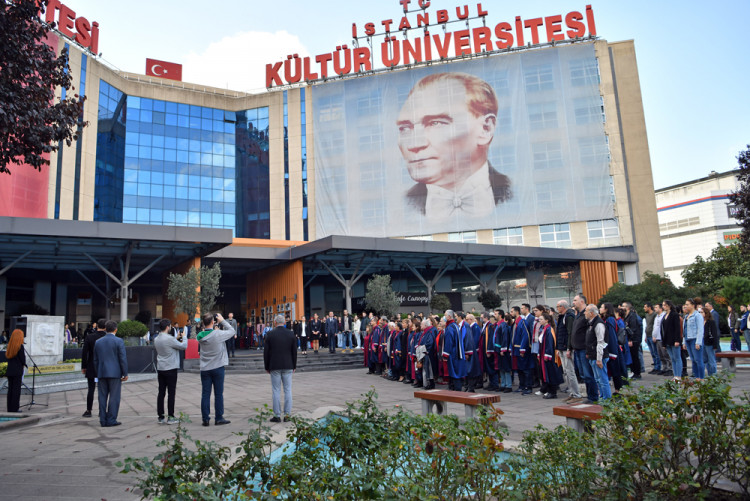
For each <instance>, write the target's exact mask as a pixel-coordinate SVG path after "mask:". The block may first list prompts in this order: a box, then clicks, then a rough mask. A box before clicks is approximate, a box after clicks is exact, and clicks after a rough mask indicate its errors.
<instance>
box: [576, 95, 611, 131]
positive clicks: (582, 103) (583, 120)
mask: <svg viewBox="0 0 750 501" xmlns="http://www.w3.org/2000/svg"><path fill="white" fill-rule="evenodd" d="M573 113H574V115H575V120H576V125H585V124H593V123H604V122H605V121H606V120H605V115H604V99H603V98H602V97H601V96H599V98H595V97H590V98H589V97H586V98H582V99H575V100H574V101H573Z"/></svg>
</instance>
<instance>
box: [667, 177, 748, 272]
mask: <svg viewBox="0 0 750 501" xmlns="http://www.w3.org/2000/svg"><path fill="white" fill-rule="evenodd" d="M739 187H740V184H739V180H738V178H737V171H736V170H734V171H729V172H722V173H717V172H715V171H712V172H711V173H710V174H709V175H708V176H706V177H703V178H700V179H695V180H693V181H687V182H684V183H680V184H676V185H674V186H667V187H666V188H661V189H659V190H656V204H657V207H658V208H657V211H658V214H659V236H660V238H661V247H662V252H663V253H664V272H665V273H666V274H667V276H668V277H669V278H670V279H671V280H672V282H673V283H674V284H675V285H677V286H678V287H679V286H682V284H683V279H682V275H681V273H682V270H684V269H685V267H686V266H687V265H689V264H691V263H692V262H694V261H695V258H696V257H698V256H701V257H703V258H708V257H709V256H710V255H711V251H713V250H714V249H715V248H716V246H717V245H730V244H732V243H734V241H735V240H737V239H738V238H739V237H740V233H741V228H740V226H739V224H738V222H737V220H736V219H735V213H734V211H733V207H732V204H731V203H730V202H729V194H730V193H732V192H734V191H737V189H738V188H739Z"/></svg>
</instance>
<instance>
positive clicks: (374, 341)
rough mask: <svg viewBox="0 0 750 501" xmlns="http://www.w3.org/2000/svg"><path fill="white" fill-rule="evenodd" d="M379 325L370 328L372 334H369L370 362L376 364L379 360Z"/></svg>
mask: <svg viewBox="0 0 750 501" xmlns="http://www.w3.org/2000/svg"><path fill="white" fill-rule="evenodd" d="M380 331H381V329H380V326H378V327H375V328H373V329H372V336H370V350H371V351H370V363H371V364H377V363H378V362H379V360H378V358H379V354H380Z"/></svg>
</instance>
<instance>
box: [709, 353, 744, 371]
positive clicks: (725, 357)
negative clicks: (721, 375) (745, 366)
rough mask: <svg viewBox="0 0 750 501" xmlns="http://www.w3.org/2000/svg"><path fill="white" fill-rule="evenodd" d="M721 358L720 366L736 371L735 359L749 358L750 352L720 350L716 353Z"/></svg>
mask: <svg viewBox="0 0 750 501" xmlns="http://www.w3.org/2000/svg"><path fill="white" fill-rule="evenodd" d="M716 358H720V359H721V368H722V369H725V370H728V371H729V372H737V359H738V358H750V352H744V351H722V352H719V353H717V354H716Z"/></svg>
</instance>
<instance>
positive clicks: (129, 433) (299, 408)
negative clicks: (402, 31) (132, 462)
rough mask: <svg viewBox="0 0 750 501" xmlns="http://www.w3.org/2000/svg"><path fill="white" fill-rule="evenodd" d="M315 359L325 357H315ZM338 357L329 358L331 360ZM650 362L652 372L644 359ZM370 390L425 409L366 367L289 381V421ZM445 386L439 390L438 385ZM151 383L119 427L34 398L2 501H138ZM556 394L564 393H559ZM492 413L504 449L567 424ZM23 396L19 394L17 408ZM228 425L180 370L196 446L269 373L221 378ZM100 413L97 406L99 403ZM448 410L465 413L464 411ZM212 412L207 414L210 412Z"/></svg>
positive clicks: (2, 475) (67, 404) (15, 432)
mask: <svg viewBox="0 0 750 501" xmlns="http://www.w3.org/2000/svg"><path fill="white" fill-rule="evenodd" d="M320 356H329V355H328V354H321V355H320ZM334 356H335V355H334ZM647 365H649V366H650V363H649V361H647ZM663 380H664V378H663V377H661V376H650V375H644V377H643V380H641V381H639V382H638V383H637V384H638V385H652V384H655V383H657V382H661V381H663ZM370 388H375V390H376V391H377V393H378V402H379V405H380V406H382V407H386V408H393V407H394V406H397V405H399V406H402V407H404V408H406V409H409V410H411V411H413V412H420V410H421V403H420V402H419V401H417V400H416V399H414V398H413V391H414V390H413V388H412V387H411V386H409V385H405V384H401V383H395V382H391V381H387V380H385V379H383V378H380V377H377V376H373V375H367V374H366V369H364V368H362V369H350V370H339V371H327V372H307V373H297V374H295V375H294V380H293V391H294V414H298V415H302V416H306V417H322V416H323V415H325V414H326V413H327V412H328V411H330V410H332V409H339V408H342V407H343V404H344V403H345V402H347V401H354V400H357V399H358V398H359V397H360V395H362V394H363V393H365V392H367V391H368V390H369V389H370ZM443 388H445V387H443ZM748 389H750V371H748V370H746V369H740V370H738V371H737V374H736V377H735V380H734V383H733V393H739V392H741V391H743V390H748ZM156 392H157V382H156V380H149V381H139V382H132V383H131V382H128V383H126V384H125V385H124V386H123V390H122V402H121V407H120V415H119V420H120V421H122V423H123V424H122V426H118V427H114V428H101V427H100V426H99V422H98V419H97V418H96V414H97V413H96V411H94V417H93V418H88V419H86V418H82V417H81V413H83V411H84V410H85V404H84V403H85V397H86V392H85V390H71V391H65V392H60V393H52V394H47V395H37V397H36V402H37V403H38V404H47V405H48V407H43V406H34V407H32V409H31V410H30V413H31V414H42V415H43V419H42V421H41V422H40V423H39V424H36V425H32V426H27V427H24V428H16V429H11V430H7V431H3V432H2V433H0V443H2V446H1V447H0V451H2V452H0V486H1V487H0V500H11V499H13V500H16V499H17V500H37V499H38V500H49V499H60V500H65V499H71V500H72V499H76V500H80V499H91V500H107V501H114V500H120V499H123V500H125V499H127V500H133V499H138V496H137V495H135V494H134V493H132V492H131V491H130V490H129V488H132V486H133V485H134V480H135V477H134V476H133V475H132V474H130V475H123V474H120V473H119V469H118V468H117V467H116V466H115V463H116V462H117V461H119V460H122V459H124V458H125V457H126V456H129V455H130V456H138V457H141V456H148V457H153V456H154V455H156V454H157V452H158V449H157V447H156V442H157V441H158V440H160V439H164V438H167V437H170V436H171V429H172V427H170V426H166V425H160V424H158V423H157V419H156ZM560 395H561V396H565V395H564V394H563V393H560ZM501 397H502V401H501V402H500V404H498V406H499V407H500V408H501V409H503V411H504V412H505V415H504V416H503V421H504V422H505V423H506V424H507V425H508V428H509V437H508V444H509V445H512V443H513V442H516V441H518V440H520V438H521V436H522V434H523V431H524V430H528V429H530V428H533V427H534V426H536V424H537V423H541V424H543V425H545V426H547V427H555V426H557V425H560V424H564V419H563V418H560V417H557V416H553V415H552V407H554V406H556V405H561V400H560V399H557V400H544V399H542V398H541V397H540V396H535V395H528V396H521V395H520V394H517V393H506V394H501ZM28 401H29V397H28V396H26V395H24V396H22V400H21V404H22V405H23V404H26V403H28ZM224 402H225V418H226V419H229V420H231V421H232V423H231V424H230V425H227V426H214V425H213V420H212V421H211V426H210V427H207V428H206V427H203V426H201V418H200V376H199V375H198V374H187V373H183V374H180V375H179V379H178V383H177V404H176V411H177V413H179V412H183V413H185V414H188V415H189V416H190V418H191V420H192V423H190V424H188V425H187V429H188V433H189V434H190V435H192V437H193V438H195V439H201V440H212V441H215V442H219V443H221V444H225V445H233V444H236V443H237V442H238V438H237V437H236V436H235V435H233V433H235V432H238V431H242V430H246V429H247V427H248V423H247V420H248V418H249V417H250V416H251V415H254V413H255V412H254V409H256V408H259V407H262V406H263V405H264V404H268V405H269V406H270V404H271V385H270V378H269V376H268V375H267V374H262V375H260V374H227V377H226V380H225V389H224ZM95 407H96V402H95ZM450 412H451V413H455V414H458V415H462V414H463V408H462V406H460V405H453V406H452V407H450ZM212 413H213V409H212ZM290 427H291V423H279V424H275V425H273V427H272V429H273V431H274V433H275V437H276V440H277V441H283V438H284V434H285V432H286V430H288V429H289V428H290Z"/></svg>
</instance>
